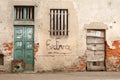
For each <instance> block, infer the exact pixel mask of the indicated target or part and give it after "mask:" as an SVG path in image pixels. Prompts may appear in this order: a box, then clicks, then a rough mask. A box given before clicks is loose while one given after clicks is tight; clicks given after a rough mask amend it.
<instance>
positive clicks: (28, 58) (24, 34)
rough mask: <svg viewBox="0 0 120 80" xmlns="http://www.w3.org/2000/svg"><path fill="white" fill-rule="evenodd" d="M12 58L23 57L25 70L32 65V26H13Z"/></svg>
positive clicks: (31, 67)
mask: <svg viewBox="0 0 120 80" xmlns="http://www.w3.org/2000/svg"><path fill="white" fill-rule="evenodd" d="M14 59H23V60H24V64H25V70H26V71H32V70H33V66H34V29H33V26H15V29H14Z"/></svg>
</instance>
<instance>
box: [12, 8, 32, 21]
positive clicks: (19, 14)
mask: <svg viewBox="0 0 120 80" xmlns="http://www.w3.org/2000/svg"><path fill="white" fill-rule="evenodd" d="M14 18H15V20H33V19H34V7H33V6H25V7H24V6H15V7H14Z"/></svg>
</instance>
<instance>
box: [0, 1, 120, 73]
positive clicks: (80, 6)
mask: <svg viewBox="0 0 120 80" xmlns="http://www.w3.org/2000/svg"><path fill="white" fill-rule="evenodd" d="M119 4H120V0H10V1H9V0H2V2H1V3H0V37H1V39H0V50H1V52H2V54H4V55H5V57H4V65H3V66H0V69H1V70H5V71H10V68H11V66H10V64H11V60H12V59H13V53H14V51H13V50H14V46H13V45H14V44H13V42H14V24H16V23H15V22H14V20H13V12H14V5H32V6H35V21H34V22H33V23H32V24H33V25H34V32H35V33H34V41H35V42H34V54H35V55H34V56H35V65H34V67H35V72H38V71H52V70H63V71H77V70H80V71H81V70H82V71H85V70H86V57H87V56H86V55H87V53H86V29H105V30H106V35H105V36H106V39H105V40H106V44H107V45H106V66H107V70H119V57H118V56H119V40H120V35H119V34H120V31H119V29H120V28H119V26H120V22H119V21H120V15H119V13H120V10H119V9H120V5H119ZM52 8H60V9H61V8H66V9H68V10H69V11H68V12H69V22H68V24H69V36H68V37H66V38H60V39H55V38H51V37H50V36H49V26H50V21H49V20H50V19H49V17H50V16H49V12H50V9H52ZM111 35H112V36H111ZM56 43H57V45H56ZM56 46H57V47H56ZM111 60H112V61H111ZM114 66H115V68H114Z"/></svg>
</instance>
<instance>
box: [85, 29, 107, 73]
mask: <svg viewBox="0 0 120 80" xmlns="http://www.w3.org/2000/svg"><path fill="white" fill-rule="evenodd" d="M86 43H87V70H88V71H103V70H105V30H96V29H88V30H87V37H86Z"/></svg>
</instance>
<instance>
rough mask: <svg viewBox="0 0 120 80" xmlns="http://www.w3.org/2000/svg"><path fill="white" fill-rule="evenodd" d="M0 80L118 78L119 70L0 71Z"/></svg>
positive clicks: (102, 79) (114, 79)
mask: <svg viewBox="0 0 120 80" xmlns="http://www.w3.org/2000/svg"><path fill="white" fill-rule="evenodd" d="M0 80H120V72H69V73H64V72H58V73H36V74H35V73H17V74H15V73H0Z"/></svg>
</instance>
